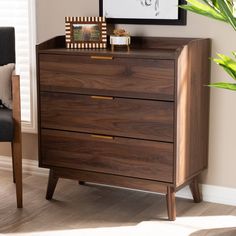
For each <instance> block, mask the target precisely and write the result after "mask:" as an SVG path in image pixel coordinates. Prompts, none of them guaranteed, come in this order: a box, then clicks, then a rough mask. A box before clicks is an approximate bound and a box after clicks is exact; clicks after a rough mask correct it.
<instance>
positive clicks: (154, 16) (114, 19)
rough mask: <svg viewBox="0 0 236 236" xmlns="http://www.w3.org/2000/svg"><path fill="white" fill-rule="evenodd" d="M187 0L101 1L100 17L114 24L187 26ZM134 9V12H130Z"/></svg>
mask: <svg viewBox="0 0 236 236" xmlns="http://www.w3.org/2000/svg"><path fill="white" fill-rule="evenodd" d="M182 4H186V1H185V0H129V1H127V0H119V1H113V0H99V13H100V16H103V17H105V18H106V22H107V23H113V24H148V25H186V11H185V10H183V9H181V8H179V5H182ZM130 9H132V11H130Z"/></svg>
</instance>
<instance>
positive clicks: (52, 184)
mask: <svg viewBox="0 0 236 236" xmlns="http://www.w3.org/2000/svg"><path fill="white" fill-rule="evenodd" d="M58 179H59V177H58V176H57V175H56V174H55V172H54V170H52V169H50V172H49V177H48V186H47V194H46V199H47V200H51V199H52V196H53V194H54V191H55V188H56V186H57V182H58Z"/></svg>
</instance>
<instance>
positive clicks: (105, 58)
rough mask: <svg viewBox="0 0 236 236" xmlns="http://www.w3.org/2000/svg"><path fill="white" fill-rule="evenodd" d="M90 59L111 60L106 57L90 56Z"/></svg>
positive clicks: (111, 58)
mask: <svg viewBox="0 0 236 236" xmlns="http://www.w3.org/2000/svg"><path fill="white" fill-rule="evenodd" d="M91 59H96V60H113V57H106V56H91Z"/></svg>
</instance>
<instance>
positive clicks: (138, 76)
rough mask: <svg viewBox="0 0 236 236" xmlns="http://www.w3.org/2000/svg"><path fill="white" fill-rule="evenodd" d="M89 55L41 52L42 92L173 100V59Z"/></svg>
mask: <svg viewBox="0 0 236 236" xmlns="http://www.w3.org/2000/svg"><path fill="white" fill-rule="evenodd" d="M98 55H99V54H98ZM91 57H93V56H91ZM91 57H90V56H77V57H76V56H74V57H73V56H70V55H64V56H63V57H61V56H60V55H51V54H42V55H40V87H41V91H54V92H68V93H80V94H97V95H108V96H118V97H119V96H121V97H131V98H149V99H161V100H167V101H173V100H174V61H173V60H150V59H146V60H144V59H136V58H134V59H133V60H129V59H127V58H116V57H114V58H113V59H112V60H105V59H104V60H101V59H99V60H98V59H92V58H91ZM108 58H110V57H108Z"/></svg>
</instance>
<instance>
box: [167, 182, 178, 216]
mask: <svg viewBox="0 0 236 236" xmlns="http://www.w3.org/2000/svg"><path fill="white" fill-rule="evenodd" d="M166 203H167V212H168V218H169V220H175V219H176V204H175V191H174V188H172V187H167V194H166Z"/></svg>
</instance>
